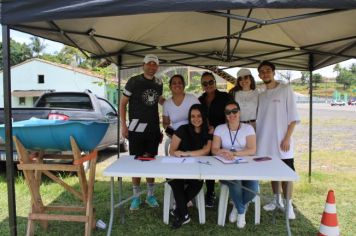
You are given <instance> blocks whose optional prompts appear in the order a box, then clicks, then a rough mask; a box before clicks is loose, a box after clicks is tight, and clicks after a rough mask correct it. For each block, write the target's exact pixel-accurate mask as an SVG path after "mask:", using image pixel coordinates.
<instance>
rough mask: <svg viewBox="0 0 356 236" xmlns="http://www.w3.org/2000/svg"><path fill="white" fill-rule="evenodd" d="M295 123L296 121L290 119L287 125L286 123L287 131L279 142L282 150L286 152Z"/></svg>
mask: <svg viewBox="0 0 356 236" xmlns="http://www.w3.org/2000/svg"><path fill="white" fill-rule="evenodd" d="M296 124H297V121H292V122H291V123H290V124H289V125H288V129H287V133H286V135H285V136H284V138H283V140H282V142H281V149H282V151H284V152H288V151H289V149H290V139H291V137H292V134H293V131H294V127H295V125H296Z"/></svg>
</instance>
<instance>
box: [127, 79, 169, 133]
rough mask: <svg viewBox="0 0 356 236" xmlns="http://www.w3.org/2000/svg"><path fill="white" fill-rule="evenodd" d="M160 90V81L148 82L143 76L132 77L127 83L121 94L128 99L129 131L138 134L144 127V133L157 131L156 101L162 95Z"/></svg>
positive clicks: (161, 87)
mask: <svg viewBox="0 0 356 236" xmlns="http://www.w3.org/2000/svg"><path fill="white" fill-rule="evenodd" d="M162 90H163V84H162V81H161V80H159V79H157V78H153V79H152V80H149V79H146V78H145V77H144V76H143V74H141V75H137V76H134V77H132V78H130V79H129V80H128V81H127V83H126V86H125V90H124V92H123V94H124V95H125V96H127V97H129V98H130V99H129V121H130V126H129V130H130V131H136V132H139V130H142V127H145V128H144V132H153V131H157V130H159V115H158V100H159V97H160V96H161V95H162ZM131 123H132V124H133V125H131ZM146 124H147V126H146ZM132 126H133V127H132Z"/></svg>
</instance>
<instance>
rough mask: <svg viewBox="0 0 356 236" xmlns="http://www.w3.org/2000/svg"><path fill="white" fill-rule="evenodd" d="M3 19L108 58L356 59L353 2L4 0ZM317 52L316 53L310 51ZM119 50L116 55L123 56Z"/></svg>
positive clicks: (131, 61) (320, 62) (203, 62)
mask: <svg viewBox="0 0 356 236" xmlns="http://www.w3.org/2000/svg"><path fill="white" fill-rule="evenodd" d="M0 7H1V22H2V23H3V24H8V25H9V26H10V28H12V29H15V30H19V31H22V32H26V33H30V34H33V35H37V36H40V37H43V38H47V39H51V40H54V41H57V42H62V43H64V44H67V45H71V46H75V47H78V48H80V49H82V50H84V51H87V52H90V53H91V54H90V55H88V56H93V57H95V58H107V59H108V60H109V61H112V62H114V63H118V64H120V65H121V66H122V67H123V68H131V67H136V66H140V65H141V64H142V59H143V57H144V55H145V54H147V53H154V54H156V55H157V56H158V57H159V58H160V60H161V64H162V65H167V66H170V65H192V66H197V67H204V66H209V65H217V66H225V67H256V66H257V65H258V64H259V63H260V61H262V60H270V61H272V62H274V63H275V64H276V65H277V67H278V69H294V70H310V69H312V70H315V69H319V68H322V67H325V66H328V65H331V64H334V63H337V62H340V61H344V60H347V59H351V58H356V47H355V45H356V21H355V20H354V16H355V15H356V9H355V7H356V1H352V0H341V1H333V0H314V1H312V0H311V1H303V0H301V1H295V0H276V1H267V0H265V1H263V0H261V1H246V0H238V1H236V0H231V1H229V0H225V1H213V0H205V1H203V0H189V1H188V0H180V1H168V2H167V1H162V0H143V1H142V0H141V1H113V0H107V1H84V0H77V1H71V0H61V1H59V0H52V1H43V0H32V1H22V0H14V1H5V2H2V3H1V5H0ZM311 54H313V59H312V60H309V59H310V55H311ZM118 55H119V56H118Z"/></svg>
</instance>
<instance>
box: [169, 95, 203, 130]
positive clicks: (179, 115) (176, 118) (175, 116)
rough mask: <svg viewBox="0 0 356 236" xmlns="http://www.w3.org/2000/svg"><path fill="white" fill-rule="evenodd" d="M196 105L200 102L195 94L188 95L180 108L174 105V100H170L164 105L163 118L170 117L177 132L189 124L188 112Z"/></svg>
mask: <svg viewBox="0 0 356 236" xmlns="http://www.w3.org/2000/svg"><path fill="white" fill-rule="evenodd" d="M194 104H200V102H199V100H198V98H197V97H196V96H194V95H193V94H188V93H186V94H185V95H184V99H183V101H182V103H181V104H180V105H179V106H177V105H176V104H174V102H173V99H172V98H169V99H167V100H166V101H165V102H164V103H163V116H167V117H169V119H170V121H171V126H172V128H173V129H174V130H176V129H178V128H179V126H181V125H185V124H188V112H189V109H190V107H191V106H192V105H194Z"/></svg>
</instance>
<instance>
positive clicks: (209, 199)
mask: <svg viewBox="0 0 356 236" xmlns="http://www.w3.org/2000/svg"><path fill="white" fill-rule="evenodd" d="M214 204H215V193H214V192H213V193H211V194H206V197H205V207H208V208H213V207H214Z"/></svg>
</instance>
